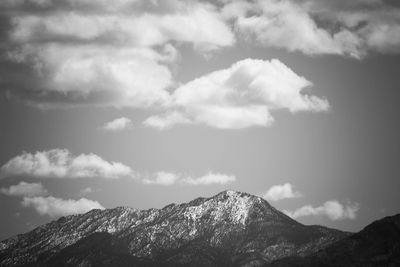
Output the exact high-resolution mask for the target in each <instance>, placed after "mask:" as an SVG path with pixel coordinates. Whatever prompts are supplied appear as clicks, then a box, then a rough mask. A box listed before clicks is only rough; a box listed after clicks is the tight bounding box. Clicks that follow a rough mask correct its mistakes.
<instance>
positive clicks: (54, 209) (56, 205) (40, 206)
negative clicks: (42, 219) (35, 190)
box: [21, 196, 104, 218]
mask: <svg viewBox="0 0 400 267" xmlns="http://www.w3.org/2000/svg"><path fill="white" fill-rule="evenodd" d="M21 204H22V206H24V207H32V208H34V209H35V210H36V212H37V213H39V214H40V215H48V216H50V217H52V218H55V217H59V216H67V215H72V214H80V213H86V212H88V211H90V210H92V209H104V207H103V206H102V205H101V204H100V203H99V202H97V201H93V200H89V199H86V198H81V199H79V200H73V199H61V198H55V197H52V196H49V197H24V199H23V200H22V202H21Z"/></svg>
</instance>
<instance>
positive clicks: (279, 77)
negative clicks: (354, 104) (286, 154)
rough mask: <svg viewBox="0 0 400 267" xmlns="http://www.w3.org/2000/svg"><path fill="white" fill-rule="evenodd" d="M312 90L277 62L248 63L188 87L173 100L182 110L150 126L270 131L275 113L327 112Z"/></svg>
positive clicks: (155, 119) (153, 119)
mask: <svg viewBox="0 0 400 267" xmlns="http://www.w3.org/2000/svg"><path fill="white" fill-rule="evenodd" d="M311 85H312V83H311V82H310V81H308V80H307V79H305V78H304V77H301V76H299V75H297V74H296V73H294V72H293V71H292V70H291V69H290V68H288V67H287V66H286V65H284V64H283V63H282V62H280V61H279V60H277V59H273V60H271V61H264V60H255V59H246V60H242V61H239V62H237V63H235V64H233V65H232V66H231V67H230V68H228V69H224V70H219V71H215V72H212V73H210V74H207V75H205V76H203V77H200V78H198V79H195V80H193V81H191V82H189V83H187V84H184V85H182V86H181V87H179V88H178V89H176V90H175V91H174V93H173V95H172V97H173V102H174V106H175V109H177V110H178V111H175V112H174V113H172V115H171V114H166V115H164V116H162V115H161V116H156V117H154V116H153V117H150V118H148V119H147V120H146V121H145V124H146V125H149V126H153V127H157V128H159V129H165V128H168V127H171V126H172V125H174V124H179V123H203V124H206V125H208V126H210V127H215V128H220V129H240V128H247V127H251V126H268V125H270V124H271V123H272V122H273V117H272V115H271V111H272V110H277V109H286V110H289V111H290V112H292V113H295V112H299V111H314V112H318V111H326V110H327V109H328V108H329V104H328V102H327V101H326V100H325V99H322V98H319V97H316V96H312V95H308V94H304V93H303V91H304V89H305V88H308V87H310V86H311Z"/></svg>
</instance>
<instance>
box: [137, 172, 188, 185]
mask: <svg viewBox="0 0 400 267" xmlns="http://www.w3.org/2000/svg"><path fill="white" fill-rule="evenodd" d="M179 179H180V177H179V175H177V174H175V173H171V172H157V173H156V174H155V175H154V177H151V178H145V179H143V181H142V182H143V183H144V184H156V185H173V184H175V183H176V182H177V181H178V180H179Z"/></svg>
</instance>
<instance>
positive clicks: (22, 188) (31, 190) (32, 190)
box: [0, 182, 49, 197]
mask: <svg viewBox="0 0 400 267" xmlns="http://www.w3.org/2000/svg"><path fill="white" fill-rule="evenodd" d="M0 192H1V193H3V194H5V195H7V196H19V197H20V196H23V197H36V196H46V195H48V194H49V192H48V191H47V190H46V188H44V187H43V185H42V183H26V182H20V183H19V184H17V185H11V186H10V187H9V188H0Z"/></svg>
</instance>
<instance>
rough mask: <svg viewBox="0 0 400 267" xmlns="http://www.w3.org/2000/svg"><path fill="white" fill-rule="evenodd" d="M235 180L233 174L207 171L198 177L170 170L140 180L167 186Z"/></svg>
mask: <svg viewBox="0 0 400 267" xmlns="http://www.w3.org/2000/svg"><path fill="white" fill-rule="evenodd" d="M235 180H236V177H235V176H233V175H226V174H222V173H213V172H209V173H208V174H206V175H204V176H200V177H195V178H194V177H191V176H185V175H182V174H177V173H171V172H157V173H155V174H154V175H152V176H151V177H147V178H145V179H143V180H142V182H143V183H144V184H155V185H164V186H169V185H173V184H178V183H179V184H187V185H211V184H221V185H223V184H228V183H232V182H234V181H235Z"/></svg>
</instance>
